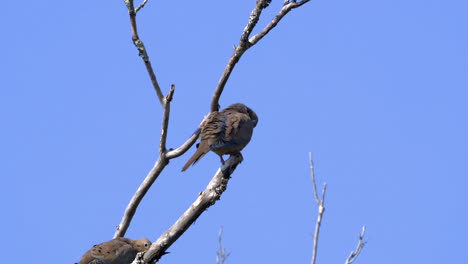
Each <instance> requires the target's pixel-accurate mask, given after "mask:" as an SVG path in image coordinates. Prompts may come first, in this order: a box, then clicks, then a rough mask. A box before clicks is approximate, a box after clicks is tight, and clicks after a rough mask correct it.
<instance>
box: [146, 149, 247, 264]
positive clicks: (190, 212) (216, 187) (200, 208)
mask: <svg viewBox="0 0 468 264" xmlns="http://www.w3.org/2000/svg"><path fill="white" fill-rule="evenodd" d="M241 161H242V157H241V156H240V155H232V156H231V157H230V158H229V159H228V160H227V161H226V162H225V163H224V165H223V166H222V167H221V168H220V169H219V170H218V171H217V172H216V174H215V176H214V177H213V178H212V179H211V181H210V182H209V183H208V186H207V187H206V188H205V190H204V191H203V192H201V193H200V194H199V196H198V198H197V199H196V200H195V202H194V203H193V204H192V205H191V206H190V207H189V208H188V209H187V210H186V211H185V213H184V214H183V215H182V216H181V217H180V218H179V219H178V220H177V221H176V222H175V223H174V225H172V227H170V228H169V229H168V230H167V231H166V232H165V233H164V234H162V235H161V236H160V237H159V238H158V240H156V242H154V243H153V244H152V245H151V247H150V249H149V250H148V251H147V252H146V254H145V256H144V260H145V263H154V262H155V261H156V262H157V261H158V260H159V259H160V258H161V256H162V255H163V254H164V253H165V252H166V250H167V249H168V248H169V247H170V246H171V245H172V243H174V242H175V241H176V240H177V239H178V238H179V237H180V236H181V235H182V234H183V233H184V232H185V231H186V230H187V229H188V228H189V227H190V225H192V223H193V222H195V220H197V218H198V217H199V216H200V215H201V214H202V213H203V212H204V211H205V210H206V209H208V207H210V206H212V205H214V204H215V203H216V201H217V200H219V199H220V198H221V195H222V193H223V192H224V191H225V190H226V188H227V183H228V181H229V179H230V177H231V174H232V173H233V172H234V170H235V169H236V167H237V165H238V164H239V163H240V162H241Z"/></svg>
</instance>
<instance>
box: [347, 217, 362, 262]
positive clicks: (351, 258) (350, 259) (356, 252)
mask: <svg viewBox="0 0 468 264" xmlns="http://www.w3.org/2000/svg"><path fill="white" fill-rule="evenodd" d="M365 234H366V227H365V226H363V227H362V230H361V233H360V234H359V241H358V244H357V246H356V250H354V251H351V253H350V254H349V257H348V258H347V259H346V262H345V264H351V263H353V262H354V261H355V260H356V258H357V257H358V256H359V254H360V253H361V250H362V248H363V247H364V245H365V244H366V242H364V241H363V240H364V235H365Z"/></svg>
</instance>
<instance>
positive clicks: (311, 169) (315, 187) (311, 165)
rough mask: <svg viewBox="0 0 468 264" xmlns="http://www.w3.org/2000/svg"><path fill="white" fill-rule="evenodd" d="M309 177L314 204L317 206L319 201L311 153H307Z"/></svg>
mask: <svg viewBox="0 0 468 264" xmlns="http://www.w3.org/2000/svg"><path fill="white" fill-rule="evenodd" d="M309 164H310V175H311V176H312V185H313V187H314V198H315V202H316V203H317V204H319V202H320V200H319V198H318V194H317V184H316V182H315V172H314V161H313V160H312V152H309Z"/></svg>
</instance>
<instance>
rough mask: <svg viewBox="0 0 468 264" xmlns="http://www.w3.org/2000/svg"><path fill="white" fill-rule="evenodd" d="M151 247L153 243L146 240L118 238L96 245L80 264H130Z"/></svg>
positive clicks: (85, 254) (82, 258)
mask: <svg viewBox="0 0 468 264" xmlns="http://www.w3.org/2000/svg"><path fill="white" fill-rule="evenodd" d="M150 246H151V242H150V241H149V240H148V239H146V238H142V239H138V240H132V239H129V238H123V237H118V238H115V239H112V240H110V241H107V242H104V243H101V244H99V245H94V246H93V247H92V248H91V249H90V250H88V251H87V252H86V253H84V255H83V257H81V260H80V262H79V263H78V264H129V263H131V262H132V261H133V260H134V259H135V257H136V254H137V253H138V252H142V251H146V250H148V249H149V247H150Z"/></svg>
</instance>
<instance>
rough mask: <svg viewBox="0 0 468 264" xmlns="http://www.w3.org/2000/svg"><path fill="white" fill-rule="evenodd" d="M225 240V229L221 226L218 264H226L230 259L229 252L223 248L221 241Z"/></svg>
mask: <svg viewBox="0 0 468 264" xmlns="http://www.w3.org/2000/svg"><path fill="white" fill-rule="evenodd" d="M222 238H223V227H222V226H221V227H220V228H219V233H218V251H217V252H216V263H217V264H224V262H225V261H226V259H227V258H228V257H229V254H230V253H229V252H227V251H226V249H225V248H223V245H222V243H221V240H222Z"/></svg>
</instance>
